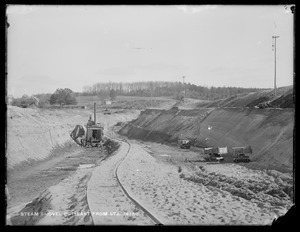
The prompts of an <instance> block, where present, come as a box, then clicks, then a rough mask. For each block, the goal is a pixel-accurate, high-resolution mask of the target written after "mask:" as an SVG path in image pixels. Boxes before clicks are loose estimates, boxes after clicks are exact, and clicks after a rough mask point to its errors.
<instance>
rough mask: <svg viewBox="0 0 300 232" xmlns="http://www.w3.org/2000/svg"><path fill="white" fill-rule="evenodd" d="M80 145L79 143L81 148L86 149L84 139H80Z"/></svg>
mask: <svg viewBox="0 0 300 232" xmlns="http://www.w3.org/2000/svg"><path fill="white" fill-rule="evenodd" d="M80 143H81V146H82V147H86V140H85V139H81V140H80Z"/></svg>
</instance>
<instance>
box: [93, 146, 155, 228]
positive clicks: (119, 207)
mask: <svg viewBox="0 0 300 232" xmlns="http://www.w3.org/2000/svg"><path fill="white" fill-rule="evenodd" d="M127 150H128V145H126V143H123V144H122V146H121V148H120V149H119V151H118V152H117V154H116V155H114V156H111V157H110V158H109V159H107V160H104V161H102V162H101V165H100V166H98V167H96V169H95V170H94V172H93V175H92V177H91V179H90V181H89V183H88V186H87V199H88V203H89V206H90V210H91V213H92V217H93V221H94V224H95V225H153V224H154V222H153V221H152V220H151V219H150V218H149V217H147V215H145V213H144V212H143V211H142V210H141V209H139V208H138V207H137V206H136V205H135V204H134V203H133V202H132V201H131V200H129V198H128V197H127V196H126V195H125V193H124V191H123V190H122V188H121V186H120V185H119V183H118V181H117V179H116V175H115V174H116V173H115V171H116V169H117V167H118V165H119V163H120V162H121V161H122V159H123V158H124V157H125V155H126V152H127Z"/></svg>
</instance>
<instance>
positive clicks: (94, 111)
mask: <svg viewBox="0 0 300 232" xmlns="http://www.w3.org/2000/svg"><path fill="white" fill-rule="evenodd" d="M94 123H95V125H96V102H94Z"/></svg>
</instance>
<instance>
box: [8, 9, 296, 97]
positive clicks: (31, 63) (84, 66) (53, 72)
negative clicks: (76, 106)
mask: <svg viewBox="0 0 300 232" xmlns="http://www.w3.org/2000/svg"><path fill="white" fill-rule="evenodd" d="M6 14H7V22H8V23H9V27H8V29H7V33H6V36H7V60H6V62H7V63H6V64H7V78H6V81H7V82H6V84H7V88H6V89H7V94H12V95H13V96H15V97H18V96H22V95H23V94H27V95H32V94H37V93H53V92H55V90H56V89H57V88H69V89H71V90H73V91H75V92H82V91H83V87H84V86H86V85H93V84H95V83H97V82H109V81H111V82H135V81H183V78H182V77H183V76H185V82H186V83H191V84H196V85H201V86H207V87H210V86H215V87H222V86H234V87H245V88H247V87H255V88H273V87H274V67H275V65H274V60H275V57H274V55H275V52H274V51H272V43H274V40H273V39H272V36H275V35H276V36H279V38H278V39H277V40H276V41H277V42H276V44H277V45H276V84H277V87H281V86H287V85H292V84H293V72H294V69H293V59H294V28H293V14H292V13H291V10H290V6H285V5H266V6H264V5H259V6H255V5H249V6H247V5H239V6H238V5H237V6H235V5H230V6H229V5H228V6H226V5H170V6H163V5H161V6H159V5H156V6H155V5H149V6H135V5H131V6H109V5H102V6H95V5H94V6H59V5H57V6H55V5H51V6H49V5H48V6H47V5H9V6H8V8H7V12H6Z"/></svg>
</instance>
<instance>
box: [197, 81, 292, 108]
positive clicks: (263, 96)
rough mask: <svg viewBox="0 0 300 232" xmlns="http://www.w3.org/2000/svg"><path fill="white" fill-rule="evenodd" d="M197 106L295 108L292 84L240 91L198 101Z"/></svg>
mask: <svg viewBox="0 0 300 232" xmlns="http://www.w3.org/2000/svg"><path fill="white" fill-rule="evenodd" d="M197 107H264V108H267V107H268V108H295V104H294V90H293V86H286V87H281V88H278V89H277V92H276V96H275V95H274V90H273V89H270V90H264V91H259V92H252V93H242V94H237V95H233V96H230V97H228V98H225V99H219V100H215V101H206V102H205V101H203V102H200V103H199V104H198V105H197Z"/></svg>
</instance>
